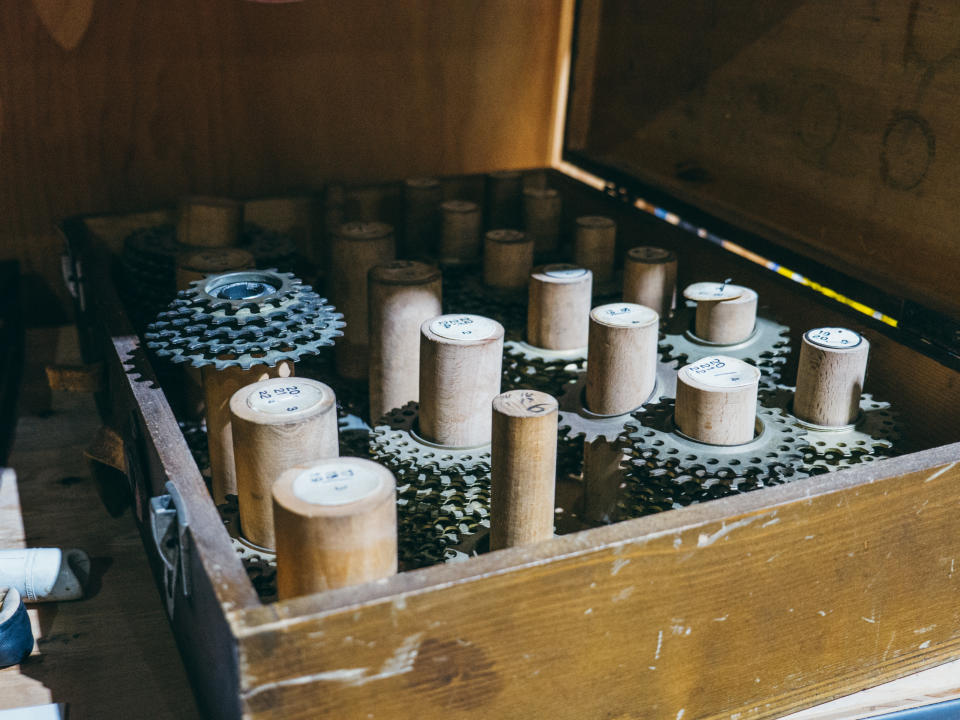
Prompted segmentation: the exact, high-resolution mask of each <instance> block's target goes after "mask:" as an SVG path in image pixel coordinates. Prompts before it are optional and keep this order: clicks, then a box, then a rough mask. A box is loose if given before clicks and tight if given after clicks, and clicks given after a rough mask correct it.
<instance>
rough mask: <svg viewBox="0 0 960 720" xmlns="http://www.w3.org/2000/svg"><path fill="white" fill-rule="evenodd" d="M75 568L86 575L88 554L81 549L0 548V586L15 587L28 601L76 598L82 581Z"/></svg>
mask: <svg viewBox="0 0 960 720" xmlns="http://www.w3.org/2000/svg"><path fill="white" fill-rule="evenodd" d="M74 568H77V570H79V572H80V574H82V575H84V576H86V575H89V572H90V558H89V557H87V554H86V553H85V552H83V550H76V549H73V550H66V551H63V550H61V549H60V548H20V549H17V550H0V587H12V588H16V589H17V592H19V593H20V595H21V596H22V597H23V601H24V602H28V603H33V602H59V601H61V600H79V599H80V598H82V597H83V583H82V582H81V581H80V578H79V577H78V573H77V570H75V569H74Z"/></svg>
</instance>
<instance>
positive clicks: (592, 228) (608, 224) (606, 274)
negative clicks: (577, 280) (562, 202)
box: [573, 215, 656, 310]
mask: <svg viewBox="0 0 960 720" xmlns="http://www.w3.org/2000/svg"><path fill="white" fill-rule="evenodd" d="M616 253H617V224H616V223H615V222H614V221H613V219H612V218H608V217H602V216H600V215H585V216H584V217H578V218H577V220H576V223H575V226H574V234H573V262H574V263H576V264H577V265H579V266H580V267H585V268H587V269H588V270H590V272H592V273H593V280H594V282H596V283H605V282H609V281H610V280H611V279H612V278H613V267H614V264H615V262H616ZM641 304H642V303H641ZM654 310H656V308H654Z"/></svg>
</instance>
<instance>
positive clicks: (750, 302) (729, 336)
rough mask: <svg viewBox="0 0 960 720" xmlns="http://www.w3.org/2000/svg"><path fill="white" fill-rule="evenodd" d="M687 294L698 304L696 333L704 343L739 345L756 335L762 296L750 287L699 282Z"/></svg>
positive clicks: (688, 289) (685, 292) (688, 297)
mask: <svg viewBox="0 0 960 720" xmlns="http://www.w3.org/2000/svg"><path fill="white" fill-rule="evenodd" d="M711 288H713V293H712V295H711ZM683 295H684V297H686V298H687V299H688V300H694V301H696V303H697V312H696V320H695V324H694V334H695V335H696V336H697V337H698V338H700V339H701V340H706V341H707V342H710V343H715V344H718V345H735V344H737V343H740V342H743V341H744V340H746V339H747V338H749V337H750V336H751V335H752V334H753V329H754V327H755V326H756V324H757V302H758V297H757V293H755V292H754V291H753V290H751V289H750V288H745V287H741V286H740V285H730V284H726V283H696V284H694V285H691V286H689V287H688V288H687V289H686V290H684V291H683Z"/></svg>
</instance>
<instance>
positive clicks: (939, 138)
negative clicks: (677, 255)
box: [568, 0, 960, 317]
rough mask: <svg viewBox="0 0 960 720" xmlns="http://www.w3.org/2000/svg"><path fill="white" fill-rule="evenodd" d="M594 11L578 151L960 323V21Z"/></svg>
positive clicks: (804, 5) (743, 10)
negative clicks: (959, 281)
mask: <svg viewBox="0 0 960 720" xmlns="http://www.w3.org/2000/svg"><path fill="white" fill-rule="evenodd" d="M582 11H583V13H584V14H585V16H586V19H587V21H586V22H584V23H583V26H584V27H585V28H587V29H590V28H596V27H597V26H599V30H594V31H593V32H592V34H590V33H587V34H585V35H584V37H583V38H582V41H583V43H584V51H583V52H581V53H579V54H578V58H579V62H578V63H577V66H576V68H575V77H576V78H581V82H580V83H579V88H575V90H574V93H573V96H572V97H573V108H574V109H573V110H572V112H571V115H570V117H571V120H572V123H571V127H570V128H569V131H568V139H569V140H570V142H571V144H572V145H573V146H574V147H576V148H579V149H582V150H584V151H586V152H587V153H589V154H591V155H593V156H595V157H598V158H603V159H604V160H605V161H607V162H610V163H613V164H619V165H621V166H627V167H629V169H630V170H631V171H632V172H634V173H635V174H636V175H637V176H639V177H641V178H643V179H645V180H647V181H650V182H652V183H654V184H656V185H659V186H662V187H665V188H667V189H668V190H669V191H670V192H672V193H674V194H675V195H677V196H678V197H681V198H684V199H686V200H689V201H691V202H693V203H694V204H696V205H698V206H700V207H702V208H704V209H706V210H708V211H710V212H713V213H715V214H717V215H720V216H721V217H723V218H724V219H727V220H729V221H732V222H733V223H734V224H736V225H738V226H740V227H746V228H748V229H751V230H757V231H759V232H760V233H761V234H763V235H765V236H767V237H769V238H771V239H773V240H775V241H777V242H781V243H783V244H786V245H788V246H790V247H792V248H793V249H799V250H801V251H802V252H804V253H806V254H808V255H811V256H813V257H816V258H817V259H818V260H819V261H820V262H822V263H824V264H827V265H832V266H834V267H839V268H842V269H843V270H844V271H845V272H848V273H850V274H852V275H853V276H854V277H858V278H862V279H865V280H867V281H869V282H871V283H873V284H875V285H880V284H882V285H884V286H886V287H887V288H889V290H890V291H891V292H894V293H897V294H901V295H902V296H905V297H908V298H911V299H913V300H916V301H918V302H921V303H923V304H928V305H932V306H934V307H936V308H937V309H939V310H942V311H944V312H947V313H950V314H952V315H953V316H954V317H960V297H958V296H957V294H956V293H954V292H953V291H952V289H953V286H954V283H955V278H956V277H957V274H958V272H960V252H958V251H957V246H956V243H955V240H954V235H955V228H956V226H957V224H958V221H960V205H958V204H957V203H956V202H954V189H955V188H956V186H957V184H958V181H960V113H958V110H957V108H958V107H960V105H958V102H957V100H958V94H960V63H958V62H957V61H958V59H960V44H958V40H957V38H958V37H960V8H958V7H957V6H956V5H955V4H953V3H928V2H921V0H911V1H910V2H898V1H896V0H869V1H868V0H864V1H858V2H846V3H840V4H837V3H833V2H829V0H778V1H777V2H765V1H764V2H739V3H717V2H707V1H702V0H690V2H683V3H655V4H654V5H652V6H650V7H646V8H645V11H644V12H643V13H637V12H635V8H634V5H633V3H630V2H625V1H623V0H608V1H607V2H603V3H600V2H589V3H584V4H583V6H582ZM584 76H585V77H586V78H587V79H583V78H584ZM584 106H585V107H586V109H584Z"/></svg>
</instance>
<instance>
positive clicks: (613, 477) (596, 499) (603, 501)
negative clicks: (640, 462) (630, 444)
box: [583, 438, 623, 523]
mask: <svg viewBox="0 0 960 720" xmlns="http://www.w3.org/2000/svg"><path fill="white" fill-rule="evenodd" d="M622 460H623V450H621V449H620V447H619V446H618V445H617V444H616V443H611V442H607V441H606V440H605V439H603V438H597V439H596V440H594V441H593V442H584V443H583V496H584V497H583V515H584V517H585V518H586V519H587V520H589V521H590V522H593V523H608V522H610V521H611V520H613V513H614V511H615V510H616V506H617V501H618V500H619V499H620V486H621V485H622V484H623V472H621V470H620V463H621V461H622Z"/></svg>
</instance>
